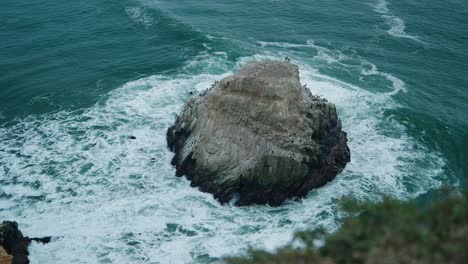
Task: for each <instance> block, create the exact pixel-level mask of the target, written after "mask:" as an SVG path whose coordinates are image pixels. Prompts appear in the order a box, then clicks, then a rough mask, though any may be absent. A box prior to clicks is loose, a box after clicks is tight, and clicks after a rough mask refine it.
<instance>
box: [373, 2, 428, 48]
mask: <svg viewBox="0 0 468 264" xmlns="http://www.w3.org/2000/svg"><path fill="white" fill-rule="evenodd" d="M388 5H389V3H388V2H387V1H386V0H377V2H376V3H373V4H371V6H372V7H373V8H374V11H375V12H377V13H379V14H380V15H381V17H382V18H383V19H384V21H385V24H386V25H387V26H388V27H389V29H388V30H387V32H388V34H390V35H392V36H394V37H397V38H407V39H412V40H414V41H418V42H420V40H419V39H418V38H417V37H416V36H413V35H410V34H408V33H406V32H405V29H406V26H405V21H404V20H403V19H401V18H400V17H398V16H396V15H394V14H392V13H391V11H390V10H389V8H388Z"/></svg>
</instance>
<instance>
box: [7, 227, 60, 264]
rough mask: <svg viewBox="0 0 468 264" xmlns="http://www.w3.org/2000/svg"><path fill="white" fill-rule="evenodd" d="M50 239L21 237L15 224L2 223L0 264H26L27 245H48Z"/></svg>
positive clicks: (27, 261) (27, 260)
mask: <svg viewBox="0 0 468 264" xmlns="http://www.w3.org/2000/svg"><path fill="white" fill-rule="evenodd" d="M50 239H51V238H50V237H43V238H29V237H23V234H22V233H21V231H20V230H19V229H18V224H17V223H16V222H12V221H4V222H3V223H1V224H0V264H9V263H12V264H27V263H29V259H28V254H29V253H28V245H29V244H30V243H31V241H36V242H40V243H43V244H44V243H49V242H50Z"/></svg>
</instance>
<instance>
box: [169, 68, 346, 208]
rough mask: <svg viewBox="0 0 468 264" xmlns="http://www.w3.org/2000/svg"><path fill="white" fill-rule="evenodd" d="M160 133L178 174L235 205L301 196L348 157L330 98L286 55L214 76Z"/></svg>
mask: <svg viewBox="0 0 468 264" xmlns="http://www.w3.org/2000/svg"><path fill="white" fill-rule="evenodd" d="M166 136H167V143H168V146H169V148H170V149H171V150H172V151H173V152H174V153H175V155H174V158H173V160H172V164H173V165H174V166H175V167H176V176H183V175H185V176H186V177H187V179H188V180H190V181H191V186H192V187H199V189H200V190H201V191H203V192H209V193H212V194H213V195H214V197H215V198H216V199H218V200H219V201H220V202H221V203H227V202H229V201H230V200H231V199H233V198H234V197H238V200H237V202H236V205H238V206H243V205H250V204H270V205H272V206H277V205H280V204H281V203H282V202H283V201H284V200H286V199H289V198H293V197H303V196H305V195H307V193H308V192H309V191H310V190H311V189H313V188H317V187H321V186H323V185H324V184H326V183H327V182H329V181H331V180H333V179H334V178H335V176H336V175H337V174H338V173H340V172H341V171H342V170H343V168H344V167H345V166H346V163H347V162H349V161H350V151H349V148H348V146H347V144H346V143H347V138H346V133H345V132H343V131H341V122H340V120H339V119H338V116H337V114H336V108H335V106H334V105H333V104H331V103H329V102H327V101H326V100H325V99H323V98H320V97H318V96H313V95H312V93H311V92H310V90H309V89H307V88H306V87H304V86H302V85H301V83H300V80H299V69H298V67H297V66H296V65H294V64H291V63H289V62H279V61H263V62H255V63H250V64H247V65H245V66H244V67H243V68H241V69H240V71H239V73H237V74H235V75H232V76H228V77H226V78H224V79H222V80H220V81H219V82H216V83H215V84H214V85H213V86H212V88H210V89H208V90H206V91H204V92H203V93H202V94H201V95H200V96H195V97H192V98H191V99H190V100H189V101H188V102H187V103H186V104H185V105H184V107H183V109H182V111H181V113H180V115H178V116H177V118H176V121H175V124H174V125H173V126H171V127H170V128H169V129H168V130H167V135H166Z"/></svg>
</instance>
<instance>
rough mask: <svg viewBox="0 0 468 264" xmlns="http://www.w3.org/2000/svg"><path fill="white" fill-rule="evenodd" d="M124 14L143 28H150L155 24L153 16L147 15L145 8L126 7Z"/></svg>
mask: <svg viewBox="0 0 468 264" xmlns="http://www.w3.org/2000/svg"><path fill="white" fill-rule="evenodd" d="M125 12H126V13H127V15H128V17H129V18H130V19H132V20H133V21H134V22H135V23H138V24H141V25H143V26H144V27H145V28H150V27H153V26H154V25H156V24H157V22H156V21H155V20H154V18H153V16H152V15H151V14H149V13H148V10H147V9H146V8H145V7H141V6H134V7H126V8H125Z"/></svg>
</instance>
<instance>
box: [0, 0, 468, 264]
mask: <svg viewBox="0 0 468 264" xmlns="http://www.w3.org/2000/svg"><path fill="white" fill-rule="evenodd" d="M467 25H468V2H466V1H463V0H448V1H428V0H423V1H415V0H410V1H396V0H364V1H357V0H347V1H338V0H314V1H306V0H298V1H286V0H265V1H247V0H230V1H224V0H220V1H208V0H199V1H188V0H179V1H168V0H100V1H50V0H28V1H25V0H15V1H13V0H3V1H1V3H0V183H1V184H0V220H7V219H8V220H15V221H17V222H18V223H19V225H20V228H21V229H22V231H23V233H24V234H25V235H28V236H32V237H35V236H54V240H53V242H51V243H49V244H46V245H38V244H35V243H33V244H32V246H31V247H30V251H31V255H30V259H31V263H220V262H221V259H220V258H221V257H222V256H225V255H232V254H243V253H245V252H246V250H247V249H248V248H249V247H257V248H264V249H268V250H273V249H274V248H276V247H279V246H282V245H285V244H286V243H288V242H289V241H290V239H291V237H292V235H293V233H294V231H297V230H302V229H305V228H314V227H318V226H324V227H326V228H327V229H329V230H331V231H332V230H335V229H336V228H338V227H339V224H340V221H339V219H340V214H339V211H338V210H337V201H338V200H339V199H340V198H341V197H343V196H353V197H356V198H357V199H360V200H369V201H378V200H379V199H380V198H381V197H382V195H389V196H393V197H396V198H399V199H409V198H420V199H424V200H426V201H429V202H430V200H431V199H432V198H431V197H432V196H431V193H433V191H434V190H436V189H437V188H440V187H441V186H451V187H454V188H457V189H460V190H462V189H464V188H466V182H465V179H466V177H467V172H468V162H467V161H468V155H467V154H468V27H467ZM285 56H288V57H290V58H291V59H292V61H293V62H294V63H296V64H297V65H299V67H300V77H301V81H302V83H304V84H307V86H308V87H309V88H310V89H311V91H312V93H314V94H318V95H321V96H324V97H326V98H328V99H329V101H331V102H333V103H335V104H336V106H337V109H338V112H339V116H340V118H341V119H342V122H343V128H344V130H345V131H346V132H348V139H349V146H350V148H351V154H352V161H351V162H350V163H349V164H348V165H347V167H346V169H345V170H344V171H343V172H342V173H341V174H340V175H339V176H338V177H337V178H336V179H335V180H334V181H333V182H331V183H329V184H327V185H326V186H324V187H323V188H320V189H317V190H314V191H311V192H310V194H309V195H308V196H307V197H306V198H304V199H302V200H300V201H287V202H286V203H285V204H284V205H282V206H280V207H269V206H249V207H242V208H238V207H234V206H232V205H224V206H221V205H220V204H219V203H218V202H217V201H215V200H214V199H213V198H212V196H211V195H209V194H205V193H201V192H199V191H198V190H197V189H194V188H191V187H190V186H189V182H188V181H187V180H186V179H185V178H177V177H175V176H174V173H175V171H174V168H172V167H171V165H170V160H171V158H172V154H171V153H170V152H169V151H168V149H167V147H166V142H165V132H166V129H167V127H168V126H170V125H171V124H172V122H173V121H174V117H175V114H176V113H177V112H178V111H179V110H180V108H181V107H182V105H183V104H184V102H185V101H187V100H188V98H189V97H190V96H191V95H190V94H189V92H191V91H202V90H203V89H205V88H208V87H209V86H210V85H211V83H213V82H214V81H216V80H219V79H220V78H222V77H224V76H227V75H229V74H231V73H233V72H235V71H236V70H237V69H238V68H239V67H241V66H242V65H243V64H245V63H247V62H249V61H253V60H261V59H283V58H284V57H285ZM130 136H135V137H136V139H130Z"/></svg>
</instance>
